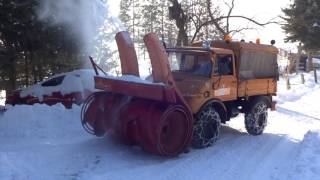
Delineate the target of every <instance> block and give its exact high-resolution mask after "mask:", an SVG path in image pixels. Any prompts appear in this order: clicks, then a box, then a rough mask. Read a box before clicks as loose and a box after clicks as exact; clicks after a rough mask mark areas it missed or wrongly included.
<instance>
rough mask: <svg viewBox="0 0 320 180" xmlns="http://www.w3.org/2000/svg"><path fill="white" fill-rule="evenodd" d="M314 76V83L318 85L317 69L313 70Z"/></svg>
mask: <svg viewBox="0 0 320 180" xmlns="http://www.w3.org/2000/svg"><path fill="white" fill-rule="evenodd" d="M313 74H314V82H315V83H316V84H317V83H318V77H317V68H313Z"/></svg>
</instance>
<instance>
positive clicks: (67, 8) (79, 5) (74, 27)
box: [37, 0, 124, 60]
mask: <svg viewBox="0 0 320 180" xmlns="http://www.w3.org/2000/svg"><path fill="white" fill-rule="evenodd" d="M37 14H38V18H39V19H40V20H41V21H45V22H50V23H51V25H52V26H55V25H63V26H65V27H66V28H68V31H70V32H71V33H72V34H74V35H75V36H76V38H77V39H78V40H79V43H81V47H82V52H83V53H84V54H88V55H89V54H90V55H93V56H94V57H95V58H96V59H98V60H100V59H102V58H104V60H106V58H110V56H111V55H112V54H114V53H111V52H112V51H114V50H115V49H116V48H115V47H116V44H115V41H114V36H115V33H116V32H118V31H121V30H124V28H123V26H122V24H121V22H120V21H119V20H118V19H117V18H116V17H114V16H113V15H112V14H111V13H110V11H109V6H108V3H107V2H105V1H103V0H55V1H52V0H41V1H40V5H39V8H38V9H37ZM102 49H107V50H102ZM102 51H103V52H102Z"/></svg>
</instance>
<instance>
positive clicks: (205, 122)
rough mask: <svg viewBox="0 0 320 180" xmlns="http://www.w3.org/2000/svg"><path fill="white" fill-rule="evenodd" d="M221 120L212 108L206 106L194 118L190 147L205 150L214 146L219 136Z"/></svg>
mask: <svg viewBox="0 0 320 180" xmlns="http://www.w3.org/2000/svg"><path fill="white" fill-rule="evenodd" d="M220 127H221V118H220V115H219V113H218V112H217V111H216V110H215V109H214V108H213V107H212V106H207V107H205V108H204V109H203V110H201V111H200V113H199V114H198V115H197V117H196V121H195V123H194V125H193V138H192V146H193V147H195V148H205V147H208V146H211V145H212V144H214V143H215V142H216V141H217V139H218V137H219V134H220Z"/></svg>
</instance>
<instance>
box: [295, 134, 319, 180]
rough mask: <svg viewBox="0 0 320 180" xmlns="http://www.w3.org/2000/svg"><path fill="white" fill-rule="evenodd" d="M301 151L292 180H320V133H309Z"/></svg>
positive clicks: (305, 137) (296, 160)
mask: <svg viewBox="0 0 320 180" xmlns="http://www.w3.org/2000/svg"><path fill="white" fill-rule="evenodd" d="M299 151H300V152H299V156H298V157H296V158H295V162H296V163H295V164H294V166H293V169H292V170H293V171H292V172H291V174H290V175H291V177H290V179H308V180H318V179H319V177H320V156H319V154H320V131H308V133H306V134H305V136H304V139H303V141H302V142H301V145H300V150H299Z"/></svg>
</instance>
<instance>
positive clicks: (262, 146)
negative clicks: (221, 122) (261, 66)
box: [0, 74, 320, 180]
mask: <svg viewBox="0 0 320 180" xmlns="http://www.w3.org/2000/svg"><path fill="white" fill-rule="evenodd" d="M299 78H300V77H299V76H297V77H294V76H291V81H290V82H291V84H292V89H291V90H286V88H285V82H284V81H283V80H280V81H279V95H278V97H277V98H276V99H277V101H278V110H277V111H276V112H270V114H269V124H268V126H267V128H266V130H265V133H264V134H263V135H261V136H250V135H248V134H247V133H246V131H245V128H244V123H243V116H240V117H237V118H235V119H233V120H232V121H230V122H228V124H227V125H226V126H223V128H222V132H221V133H222V134H221V137H220V140H219V141H218V142H217V143H216V144H215V145H214V146H212V147H209V148H206V149H201V150H195V149H192V150H191V151H190V152H189V153H186V154H182V155H180V156H179V157H176V158H171V159H168V158H162V157H155V156H152V155H150V154H148V153H145V152H143V151H141V150H140V149H139V148H136V147H127V146H124V145H120V144H117V143H115V142H113V141H112V140H111V139H110V138H108V136H106V137H103V138H96V137H93V136H91V135H88V134H86V132H85V131H84V130H83V129H82V127H81V125H80V120H79V119H80V117H79V116H80V109H81V108H80V107H78V106H74V108H73V109H71V110H66V109H65V108H64V107H63V106H62V105H60V104H58V105H55V106H53V107H48V106H46V105H34V106H26V105H22V106H15V107H7V108H8V110H7V111H6V112H5V113H3V114H2V115H0V144H1V146H0V180H7V179H8V180H11V179H12V180H14V179H18V180H20V179H22V180H24V179H35V180H37V179H39V180H42V179H46V180H47V179H52V180H59V179H84V180H87V179H244V180H249V179H259V180H260V179H262V180H263V179H308V180H309V179H314V180H316V179H319V177H320V103H319V102H318V101H319V100H320V86H319V85H315V84H314V82H313V79H312V75H309V74H306V76H305V78H306V83H305V85H301V84H300V79H299Z"/></svg>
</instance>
